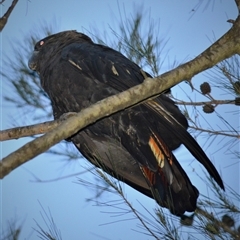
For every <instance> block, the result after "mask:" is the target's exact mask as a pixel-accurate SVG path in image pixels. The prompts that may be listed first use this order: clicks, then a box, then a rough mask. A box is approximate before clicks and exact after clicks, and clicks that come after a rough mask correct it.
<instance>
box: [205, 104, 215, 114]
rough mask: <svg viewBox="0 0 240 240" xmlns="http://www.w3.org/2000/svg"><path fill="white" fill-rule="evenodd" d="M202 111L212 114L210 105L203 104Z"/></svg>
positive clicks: (212, 109)
mask: <svg viewBox="0 0 240 240" xmlns="http://www.w3.org/2000/svg"><path fill="white" fill-rule="evenodd" d="M203 111H204V112H205V113H213V112H214V106H213V105H212V104H205V105H204V106H203Z"/></svg>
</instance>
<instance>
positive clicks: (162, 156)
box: [29, 31, 224, 215]
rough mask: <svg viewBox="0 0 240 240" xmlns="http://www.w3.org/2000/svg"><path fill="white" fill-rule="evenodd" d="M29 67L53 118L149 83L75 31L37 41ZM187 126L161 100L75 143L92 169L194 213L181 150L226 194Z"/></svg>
mask: <svg viewBox="0 0 240 240" xmlns="http://www.w3.org/2000/svg"><path fill="white" fill-rule="evenodd" d="M29 66H30V68H31V69H33V70H35V71H37V72H38V73H39V74H40V79H41V84H42V87H43V89H44V90H45V91H46V92H47V94H48V95H49V97H50V99H51V102H52V107H53V113H54V117H55V118H59V117H60V116H61V115H62V114H63V113H66V112H78V111H80V110H81V109H83V108H86V107H88V106H90V105H91V104H93V103H95V102H97V101H99V100H101V99H103V98H106V97H108V96H111V95H114V94H116V93H119V92H121V91H124V90H127V89H128V88H130V87H132V86H135V85H137V84H139V83H142V82H143V81H144V76H143V74H142V72H141V70H140V68H139V67H138V66H137V65H136V64H134V63H133V62H131V61H130V60H128V59H127V58H126V57H124V56H123V55H122V54H120V53H119V52H117V51H115V50H113V49H111V48H108V47H105V46H102V45H98V44H94V43H93V42H92V41H91V39H90V38H88V37H87V36H86V35H83V34H81V33H77V32H75V31H66V32H62V33H59V34H55V35H52V36H50V37H47V38H45V39H43V40H41V41H39V42H38V43H37V44H36V46H35V54H34V55H33V57H32V58H31V59H30V60H29ZM146 75H147V76H150V75H148V74H147V73H146ZM187 127H188V123H187V120H186V118H185V117H184V116H183V115H182V113H181V112H180V110H179V109H178V108H177V106H175V104H174V102H173V101H172V100H171V99H169V98H168V97H167V96H165V95H164V94H162V95H160V96H159V97H157V98H155V99H154V100H149V101H147V102H145V103H143V104H141V105H137V106H135V107H132V108H130V109H126V110H123V111H121V112H119V113H116V114H113V115H111V116H109V117H107V118H104V119H102V120H100V121H98V122H96V123H94V124H92V125H90V126H88V127H87V128H86V129H83V130H82V131H80V132H79V133H77V134H75V135H74V136H72V137H71V138H70V140H71V141H72V142H73V143H74V144H75V146H76V147H77V148H78V149H79V151H80V152H81V153H82V154H83V155H84V156H85V157H86V158H87V159H88V160H89V161H90V162H92V163H93V164H94V165H96V166H98V167H101V168H102V169H103V170H105V171H106V172H108V173H109V174H111V175H112V176H114V177H116V178H118V179H120V180H122V181H124V182H126V183H127V184H129V185H130V186H132V187H133V188H135V189H137V190H138V191H140V192H142V193H144V194H145V195H147V196H149V197H153V198H155V199H156V201H157V202H158V203H159V204H160V205H161V206H163V207H167V208H169V209H170V210H171V212H172V213H174V214H176V215H181V214H183V213H184V212H185V211H194V210H195V208H196V201H197V198H198V190H197V189H196V188H195V187H194V186H193V185H192V184H191V181H190V180H189V178H188V176H187V175H186V173H185V172H184V170H183V169H182V167H181V166H180V164H179V163H178V162H177V160H176V158H175V156H174V155H173V154H172V152H171V151H172V150H174V149H176V148H178V147H179V146H180V144H184V145H185V146H186V147H187V148H188V150H189V151H190V152H191V153H192V154H193V156H194V157H195V158H196V159H197V160H198V161H199V162H201V163H202V164H203V165H204V166H205V168H206V169H207V171H208V172H209V174H210V175H211V176H212V177H213V178H214V179H215V180H216V182H217V183H218V184H219V186H220V187H222V188H224V187H223V183H222V180H221V177H220V176H219V174H218V172H217V170H216V169H215V167H214V166H213V164H212V163H211V161H210V160H209V159H208V157H207V156H206V154H205V153H204V152H203V150H202V149H201V147H200V146H199V145H198V144H197V142H196V141H195V140H194V139H193V138H192V137H191V135H190V134H189V133H188V132H187V131H186V129H187Z"/></svg>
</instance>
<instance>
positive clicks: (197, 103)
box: [175, 99, 235, 106]
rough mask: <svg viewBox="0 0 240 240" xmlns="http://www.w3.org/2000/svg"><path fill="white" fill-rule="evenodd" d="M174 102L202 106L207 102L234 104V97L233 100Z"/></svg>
mask: <svg viewBox="0 0 240 240" xmlns="http://www.w3.org/2000/svg"><path fill="white" fill-rule="evenodd" d="M175 104H177V105H190V106H204V105H207V104H216V105H220V104H235V99H234V100H215V99H213V100H211V101H206V102H185V101H175Z"/></svg>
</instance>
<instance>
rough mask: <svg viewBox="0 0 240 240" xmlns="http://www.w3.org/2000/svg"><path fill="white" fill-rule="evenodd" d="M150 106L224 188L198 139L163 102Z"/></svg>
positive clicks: (165, 125) (150, 102)
mask: <svg viewBox="0 0 240 240" xmlns="http://www.w3.org/2000/svg"><path fill="white" fill-rule="evenodd" d="M146 105H147V106H148V107H150V108H151V109H152V110H154V112H155V113H157V115H158V118H159V116H160V117H161V124H162V125H163V126H164V127H165V128H166V129H167V130H168V131H169V133H170V134H171V135H173V136H175V137H176V138H178V139H179V140H180V141H181V142H182V143H183V144H184V145H185V147H186V148H187V149H188V150H189V152H190V153H191V154H192V155H193V156H194V157H195V158H196V160H198V161H199V162H200V163H201V164H202V165H203V166H204V167H205V168H206V170H207V171H208V173H209V174H210V176H211V177H212V178H213V179H214V180H215V181H216V182H217V183H218V185H219V186H220V187H221V188H222V189H223V190H224V184H223V181H222V178H221V176H220V175H219V173H218V171H217V170H216V168H215V166H214V165H213V164H212V162H211V161H210V159H209V158H208V157H207V155H206V154H205V152H204V151H203V150H202V148H201V147H200V146H199V145H198V143H197V142H196V140H195V139H194V138H193V137H192V136H191V135H190V134H189V132H188V131H186V129H185V128H184V126H182V125H181V124H180V123H179V122H178V121H177V120H176V119H175V118H174V117H173V116H172V115H171V114H170V113H169V112H168V111H167V110H166V109H165V108H164V107H163V106H162V104H161V102H160V100H159V99H158V102H155V101H153V100H152V101H149V102H147V103H146Z"/></svg>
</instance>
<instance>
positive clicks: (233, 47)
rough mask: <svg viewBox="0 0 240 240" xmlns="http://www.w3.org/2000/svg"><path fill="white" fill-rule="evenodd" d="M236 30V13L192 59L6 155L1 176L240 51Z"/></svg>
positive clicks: (239, 23) (238, 24)
mask: <svg viewBox="0 0 240 240" xmlns="http://www.w3.org/2000/svg"><path fill="white" fill-rule="evenodd" d="M239 32H240V17H239V16H238V18H237V19H236V21H235V23H234V24H233V26H232V28H231V29H230V30H229V31H228V32H227V33H226V34H225V35H223V36H222V37H221V38H220V39H219V40H218V41H216V42H215V43H214V44H213V45H212V46H210V47H209V48H208V49H207V50H205V51H204V52H203V53H202V54H200V55H199V56H197V57H196V58H195V59H193V60H191V61H189V62H187V63H185V64H182V65H180V66H179V67H177V68H175V69H174V70H171V71H169V72H166V73H164V74H162V75H160V76H159V77H157V78H154V79H152V78H147V79H145V80H144V82H143V83H142V84H140V85H137V86H135V87H133V88H130V89H129V90H127V91H125V92H122V93H119V94H117V95H115V96H111V97H108V98H106V99H103V100H101V101H99V102H97V103H95V104H93V105H92V106H90V107H89V108H87V109H83V110H82V111H81V112H79V113H78V114H77V115H76V116H73V117H71V118H69V119H68V120H66V121H64V122H63V123H61V124H60V125H59V126H58V127H56V128H54V129H53V130H51V131H50V132H48V133H46V134H45V135H43V136H41V137H39V138H37V139H35V140H33V141H31V142H29V143H27V144H25V145H24V146H23V147H21V148H20V149H18V150H17V151H15V152H13V153H11V154H9V155H8V156H7V157H5V158H4V159H3V160H2V161H1V162H0V177H1V178H3V177H4V176H6V175H7V174H8V173H10V172H11V171H12V170H13V169H15V168H17V167H18V166H20V165H21V164H23V163H25V162H27V161H29V160H30V159H32V158H34V157H35V156H37V155H39V154H41V153H43V152H45V151H46V150H48V149H49V148H50V147H51V146H53V145H55V144H56V143H58V142H60V141H61V140H63V139H66V138H68V137H69V136H72V135H73V134H75V133H76V132H78V131H79V130H80V129H82V128H84V127H86V126H87V125H89V124H90V123H94V122H96V121H97V120H99V119H101V118H103V117H106V116H109V115H110V114H113V113H115V112H118V111H120V110H122V109H125V108H128V107H130V106H133V105H135V104H136V103H139V102H141V101H143V100H145V99H147V98H149V97H153V96H156V95H158V94H159V93H161V92H163V91H164V90H166V89H168V88H170V87H172V86H174V85H176V84H178V83H179V82H181V81H183V80H190V79H191V78H192V77H193V76H195V75H196V74H198V73H200V72H202V71H204V70H206V69H208V68H211V67H213V66H214V65H216V64H217V63H218V62H220V61H222V60H224V59H226V58H229V57H231V56H232V55H234V54H240V37H239Z"/></svg>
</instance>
